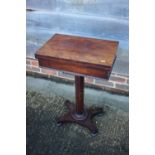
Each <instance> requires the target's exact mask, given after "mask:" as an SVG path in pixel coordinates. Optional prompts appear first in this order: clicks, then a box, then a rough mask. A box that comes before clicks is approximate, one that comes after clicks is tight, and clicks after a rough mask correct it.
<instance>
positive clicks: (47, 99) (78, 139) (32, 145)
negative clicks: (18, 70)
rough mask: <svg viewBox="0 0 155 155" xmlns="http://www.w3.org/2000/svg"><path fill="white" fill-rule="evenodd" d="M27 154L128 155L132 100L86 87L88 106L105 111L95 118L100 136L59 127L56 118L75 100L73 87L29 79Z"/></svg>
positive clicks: (78, 127) (82, 130)
mask: <svg viewBox="0 0 155 155" xmlns="http://www.w3.org/2000/svg"><path fill="white" fill-rule="evenodd" d="M26 97H27V155H45V154H46V155H80V154H82V155H95V154H98V155H128V154H129V133H128V130H129V124H128V121H129V119H128V111H129V107H128V105H129V103H128V102H129V98H128V97H127V96H121V95H115V94H110V93H107V92H105V91H101V90H95V89H92V88H85V105H86V106H100V107H103V108H104V112H105V113H104V115H103V116H100V117H99V116H96V117H94V119H93V121H95V122H96V124H97V127H98V128H99V133H98V134H97V135H96V136H95V137H92V136H91V134H90V132H89V131H88V130H87V129H86V128H83V127H81V126H79V125H76V124H65V125H63V126H61V127H57V125H56V121H55V119H56V118H57V117H59V116H61V115H62V114H64V113H65V112H66V111H67V109H66V108H65V107H64V101H65V100H66V99H69V100H71V101H74V100H75V95H74V85H72V84H67V83H61V82H55V81H52V80H45V79H39V78H34V77H30V76H27V95H26Z"/></svg>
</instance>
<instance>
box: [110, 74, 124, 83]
mask: <svg viewBox="0 0 155 155" xmlns="http://www.w3.org/2000/svg"><path fill="white" fill-rule="evenodd" d="M109 80H111V81H116V82H120V83H124V82H125V81H126V78H123V77H118V76H110V79H109Z"/></svg>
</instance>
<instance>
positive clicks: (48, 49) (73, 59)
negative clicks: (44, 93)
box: [35, 34, 118, 78]
mask: <svg viewBox="0 0 155 155" xmlns="http://www.w3.org/2000/svg"><path fill="white" fill-rule="evenodd" d="M117 46H118V42H117V41H110V40H101V39H94V38H85V37H78V36H70V35H62V34H55V35H54V36H53V37H52V38H51V39H49V40H48V41H47V42H46V43H45V44H44V45H43V46H42V47H41V48H40V49H39V50H38V51H37V53H36V54H35V56H36V58H38V59H39V64H40V65H41V66H44V67H52V68H56V69H60V70H65V71H71V72H75V73H80V74H84V75H91V76H97V77H103V78H107V77H108V76H107V75H106V76H105V75H104V76H103V74H102V75H96V74H94V71H93V72H92V73H88V72H89V71H91V70H89V69H90V68H92V69H93V70H94V69H97V70H98V69H99V70H100V72H101V70H103V72H104V71H105V70H106V71H111V69H112V66H113V63H114V60H115V58H116V51H117ZM45 59H46V60H45ZM43 61H44V63H43ZM46 61H47V62H46ZM52 62H53V63H55V65H52V64H53V63H52ZM45 63H46V64H45ZM56 63H57V65H56ZM69 64H70V67H69ZM60 65H68V68H66V67H65V68H64V67H63V66H61V67H60ZM72 65H73V66H76V67H75V68H74V67H73V69H71V68H72V67H71V66H72ZM77 67H78V68H77ZM80 68H81V69H82V68H85V70H86V69H88V68H89V69H88V70H87V71H82V72H81V71H80ZM107 74H109V72H108V73H107Z"/></svg>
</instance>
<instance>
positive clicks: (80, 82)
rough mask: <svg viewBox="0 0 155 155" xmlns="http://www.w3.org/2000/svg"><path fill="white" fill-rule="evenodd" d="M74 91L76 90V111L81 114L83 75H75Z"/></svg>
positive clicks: (82, 108)
mask: <svg viewBox="0 0 155 155" xmlns="http://www.w3.org/2000/svg"><path fill="white" fill-rule="evenodd" d="M75 92H76V112H77V113H78V114H82V113H83V112H84V77H83V76H75Z"/></svg>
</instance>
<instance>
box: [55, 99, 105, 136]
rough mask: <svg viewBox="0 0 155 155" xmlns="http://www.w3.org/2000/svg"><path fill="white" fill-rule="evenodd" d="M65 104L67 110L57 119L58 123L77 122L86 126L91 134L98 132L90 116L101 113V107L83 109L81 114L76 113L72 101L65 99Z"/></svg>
mask: <svg viewBox="0 0 155 155" xmlns="http://www.w3.org/2000/svg"><path fill="white" fill-rule="evenodd" d="M65 105H66V106H67V108H68V110H69V112H68V113H66V114H65V115H64V116H62V117H60V118H59V119H58V121H57V123H58V124H63V123H77V124H79V125H82V126H84V127H86V128H88V129H89V130H90V131H91V132H92V133H93V134H96V133H97V132H98V129H97V127H96V124H95V123H93V122H92V118H93V116H95V115H97V114H100V113H103V110H102V108H89V109H85V111H84V112H83V113H82V114H78V113H77V112H76V111H75V105H74V104H73V103H71V102H70V101H68V100H67V101H66V102H65Z"/></svg>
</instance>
